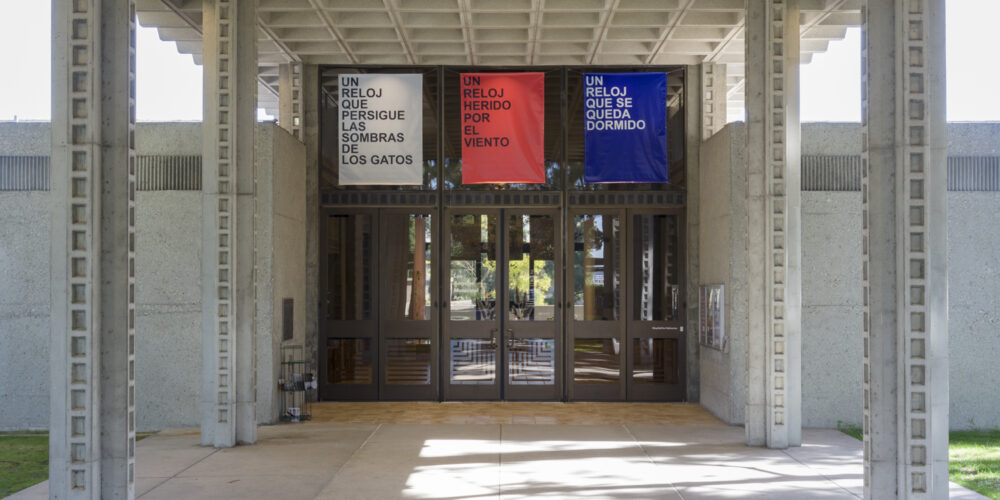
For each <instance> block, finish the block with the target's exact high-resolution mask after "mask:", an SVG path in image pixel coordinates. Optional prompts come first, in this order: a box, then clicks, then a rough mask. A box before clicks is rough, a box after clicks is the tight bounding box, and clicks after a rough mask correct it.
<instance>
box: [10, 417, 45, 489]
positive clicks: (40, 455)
mask: <svg viewBox="0 0 1000 500" xmlns="http://www.w3.org/2000/svg"><path fill="white" fill-rule="evenodd" d="M48 475H49V436H48V434H45V433H26V432H19V433H16V434H15V433H0V498H3V497H5V496H7V495H10V494H13V493H14V492H15V491H21V490H23V489H25V488H27V487H28V486H31V485H33V484H37V483H40V482H42V481H44V480H45V479H47V478H48Z"/></svg>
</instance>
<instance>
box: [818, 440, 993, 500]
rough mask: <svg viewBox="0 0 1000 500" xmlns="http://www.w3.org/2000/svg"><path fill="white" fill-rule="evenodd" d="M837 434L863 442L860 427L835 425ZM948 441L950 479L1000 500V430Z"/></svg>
mask: <svg viewBox="0 0 1000 500" xmlns="http://www.w3.org/2000/svg"><path fill="white" fill-rule="evenodd" d="M837 430H839V431H840V432H843V433H844V434H847V435H848V436H851V437H853V438H854V439H857V440H858V441H861V440H862V435H861V427H859V426H856V425H851V424H845V423H843V422H837ZM948 441H949V442H948V477H949V479H951V480H952V481H953V482H955V483H958V484H960V485H962V486H965V487H966V488H969V489H970V490H972V491H975V492H977V493H979V494H981V495H985V496H987V497H989V498H992V499H993V500H1000V430H997V429H994V430H991V431H954V432H951V433H949V435H948Z"/></svg>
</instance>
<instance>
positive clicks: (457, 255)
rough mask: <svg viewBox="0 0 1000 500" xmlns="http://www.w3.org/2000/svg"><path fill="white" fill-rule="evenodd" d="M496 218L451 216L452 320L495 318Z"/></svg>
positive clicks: (488, 216) (490, 216)
mask: <svg viewBox="0 0 1000 500" xmlns="http://www.w3.org/2000/svg"><path fill="white" fill-rule="evenodd" d="M496 259H497V218H496V216H493V215H455V216H452V218H451V266H449V267H450V274H451V276H449V278H450V279H451V298H450V300H451V308H450V309H451V319H452V320H454V321H486V320H493V319H496V305H497V289H496V270H497V260H496Z"/></svg>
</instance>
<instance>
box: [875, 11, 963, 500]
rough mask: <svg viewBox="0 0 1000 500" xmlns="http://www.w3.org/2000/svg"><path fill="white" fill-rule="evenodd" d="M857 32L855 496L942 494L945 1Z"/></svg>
mask: <svg viewBox="0 0 1000 500" xmlns="http://www.w3.org/2000/svg"><path fill="white" fill-rule="evenodd" d="M863 29H864V32H865V36H863V37H862V39H863V40H865V44H864V45H863V46H862V51H863V63H862V66H861V67H862V71H863V72H864V73H863V76H862V83H863V85H862V93H861V95H862V119H863V120H864V123H863V130H864V134H863V136H862V137H863V144H862V148H863V149H862V203H863V205H862V206H863V211H862V214H863V225H862V228H863V229H862V231H863V239H862V251H863V252H864V260H863V267H862V270H863V279H864V295H863V297H864V308H865V309H864V311H865V312H864V323H863V324H864V374H863V385H864V442H865V444H864V450H865V451H864V464H865V479H864V485H865V498H879V499H881V498H948V271H947V260H948V259H947V257H948V256H947V211H946V206H947V203H946V202H947V192H946V187H947V186H946V159H947V157H946V154H947V153H946V139H947V137H946V131H945V1H944V0H915V1H912V2H910V1H908V2H902V1H896V2H868V5H867V8H866V12H865V14H864V26H863Z"/></svg>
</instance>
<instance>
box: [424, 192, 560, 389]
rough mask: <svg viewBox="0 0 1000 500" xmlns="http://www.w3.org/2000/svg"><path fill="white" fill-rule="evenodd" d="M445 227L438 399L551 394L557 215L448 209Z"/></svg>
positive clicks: (555, 362) (554, 382)
mask: <svg viewBox="0 0 1000 500" xmlns="http://www.w3.org/2000/svg"><path fill="white" fill-rule="evenodd" d="M446 225H447V227H446V233H447V234H446V235H445V237H444V242H445V254H446V256H447V257H446V259H445V266H446V267H447V269H446V270H445V273H444V276H446V277H447V278H448V280H449V282H448V284H447V286H448V292H447V297H448V300H447V301H445V303H444V304H443V308H442V309H443V314H444V315H445V318H446V320H445V328H444V336H443V342H442V345H443V348H444V350H445V351H446V352H445V353H444V356H443V357H444V359H445V361H444V370H445V372H446V373H445V376H446V377H447V378H446V379H445V384H444V397H445V399H492V400H496V399H512V400H531V399H541V400H556V399H559V397H560V394H561V390H560V383H559V380H558V376H557V374H558V373H560V369H561V363H560V356H559V353H560V352H561V351H560V349H561V339H560V335H559V333H560V332H561V324H562V321H561V320H562V310H561V307H560V306H561V304H562V302H561V296H560V281H561V276H560V272H559V270H560V269H562V267H561V266H562V263H561V248H560V240H561V239H560V237H559V235H560V234H561V228H560V227H559V226H560V223H559V217H558V216H557V213H556V212H554V211H544V210H539V211H533V210H525V209H517V210H515V209H503V210H501V209H469V210H462V209H453V210H450V211H449V212H448V214H447V215H446Z"/></svg>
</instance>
